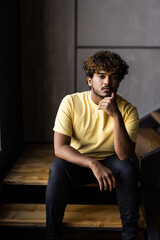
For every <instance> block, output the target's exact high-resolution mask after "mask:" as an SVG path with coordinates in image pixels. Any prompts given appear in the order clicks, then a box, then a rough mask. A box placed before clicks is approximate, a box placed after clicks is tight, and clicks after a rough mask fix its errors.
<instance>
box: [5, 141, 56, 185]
mask: <svg viewBox="0 0 160 240" xmlns="http://www.w3.org/2000/svg"><path fill="white" fill-rule="evenodd" d="M54 159H55V156H54V152H53V144H52V143H49V144H48V143H44V144H42V143H41V144H29V145H28V146H27V147H26V149H25V150H24V151H23V153H22V154H21V156H20V157H19V158H18V160H17V161H16V163H15V165H14V166H13V167H12V169H11V170H10V171H9V173H8V175H7V176H6V177H5V179H4V183H5V184H14V185H16V184H17V185H47V182H48V173H49V167H50V165H51V163H52V162H53V160H54Z"/></svg>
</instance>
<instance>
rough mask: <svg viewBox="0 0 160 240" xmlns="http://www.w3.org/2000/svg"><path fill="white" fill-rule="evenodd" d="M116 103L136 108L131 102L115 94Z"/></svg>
mask: <svg viewBox="0 0 160 240" xmlns="http://www.w3.org/2000/svg"><path fill="white" fill-rule="evenodd" d="M117 103H118V104H119V105H121V106H126V107H127V106H128V107H130V108H136V107H135V106H134V105H133V104H132V103H131V102H129V101H128V100H126V99H125V98H123V97H122V96H120V95H118V94H117Z"/></svg>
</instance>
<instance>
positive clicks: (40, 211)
mask: <svg viewBox="0 0 160 240" xmlns="http://www.w3.org/2000/svg"><path fill="white" fill-rule="evenodd" d="M63 224H64V227H81V228H85V227H88V228H92V227H99V228H121V227H122V225H121V220H120V213H119V209H118V206H117V205H84V204H83V205H81V204H68V205H67V207H66V211H65V215H64V220H63ZM45 225H46V214H45V204H1V205H0V226H45ZM138 226H139V228H146V222H145V219H144V216H143V213H142V211H141V209H140V219H139V223H138Z"/></svg>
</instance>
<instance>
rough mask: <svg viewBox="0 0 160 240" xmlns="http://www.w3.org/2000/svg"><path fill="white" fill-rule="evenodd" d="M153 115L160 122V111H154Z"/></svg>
mask: <svg viewBox="0 0 160 240" xmlns="http://www.w3.org/2000/svg"><path fill="white" fill-rule="evenodd" d="M151 116H152V117H153V118H154V119H155V120H156V121H157V122H158V123H159V124H160V113H159V112H152V113H151Z"/></svg>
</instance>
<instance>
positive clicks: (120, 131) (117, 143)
mask: <svg viewBox="0 0 160 240" xmlns="http://www.w3.org/2000/svg"><path fill="white" fill-rule="evenodd" d="M98 109H99V110H100V109H103V110H104V111H105V112H106V113H107V114H108V115H110V116H111V117H112V118H113V121H114V148H115V152H116V154H117V156H118V157H119V159H120V160H126V159H129V158H130V157H131V155H132V154H133V152H134V149H135V143H134V142H132V140H131V139H130V137H129V135H128V133H127V130H126V128H125V125H124V121H123V118H122V115H121V112H120V111H119V109H118V106H117V103H116V100H115V94H114V93H112V95H111V97H106V98H104V99H103V100H101V101H100V102H99V108H98Z"/></svg>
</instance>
